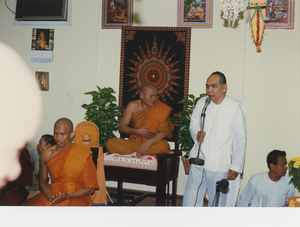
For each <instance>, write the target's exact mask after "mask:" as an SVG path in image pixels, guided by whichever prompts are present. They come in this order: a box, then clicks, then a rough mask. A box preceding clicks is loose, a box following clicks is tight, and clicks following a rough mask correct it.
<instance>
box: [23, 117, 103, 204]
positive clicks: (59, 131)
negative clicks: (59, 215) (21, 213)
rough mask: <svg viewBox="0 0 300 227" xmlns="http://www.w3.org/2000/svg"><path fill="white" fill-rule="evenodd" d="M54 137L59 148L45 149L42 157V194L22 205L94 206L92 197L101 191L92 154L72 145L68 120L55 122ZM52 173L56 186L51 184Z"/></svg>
mask: <svg viewBox="0 0 300 227" xmlns="http://www.w3.org/2000/svg"><path fill="white" fill-rule="evenodd" d="M53 136H54V140H55V143H56V145H54V146H52V147H50V148H48V149H46V150H44V151H43V152H42V153H41V156H40V171H39V187H40V190H41V193H39V194H37V195H36V196H34V197H32V198H30V199H28V200H27V201H26V202H24V203H23V204H22V205H26V206H53V205H57V206H91V205H92V196H91V195H92V194H93V193H94V191H95V189H97V188H98V183H97V178H96V168H95V165H94V163H93V161H92V159H91V152H90V151H89V150H86V149H85V148H83V147H81V146H79V145H77V144H75V143H72V142H71V141H72V137H73V136H74V132H73V123H72V122H71V121H70V120H69V119H67V118H61V119H59V120H57V121H56V122H55V124H54V135H53ZM48 170H49V172H50V176H51V181H52V184H47V176H48Z"/></svg>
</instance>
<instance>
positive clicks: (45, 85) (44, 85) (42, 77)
mask: <svg viewBox="0 0 300 227" xmlns="http://www.w3.org/2000/svg"><path fill="white" fill-rule="evenodd" d="M35 77H36V79H37V81H38V84H39V87H40V89H41V91H49V73H48V72H35Z"/></svg>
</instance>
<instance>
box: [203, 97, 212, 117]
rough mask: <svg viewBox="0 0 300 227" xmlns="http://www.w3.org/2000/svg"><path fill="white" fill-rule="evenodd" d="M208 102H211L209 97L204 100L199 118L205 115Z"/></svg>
mask: <svg viewBox="0 0 300 227" xmlns="http://www.w3.org/2000/svg"><path fill="white" fill-rule="evenodd" d="M210 102H211V98H210V97H207V98H206V99H205V105H204V107H203V109H202V112H201V117H202V116H204V115H205V112H206V109H207V106H208V105H209V104H210Z"/></svg>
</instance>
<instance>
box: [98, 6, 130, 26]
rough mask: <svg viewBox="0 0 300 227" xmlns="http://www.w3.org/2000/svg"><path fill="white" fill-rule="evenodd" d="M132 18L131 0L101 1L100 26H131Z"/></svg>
mask: <svg viewBox="0 0 300 227" xmlns="http://www.w3.org/2000/svg"><path fill="white" fill-rule="evenodd" d="M132 20H133V0H103V1H102V28H122V26H126V25H127V26H131V25H132Z"/></svg>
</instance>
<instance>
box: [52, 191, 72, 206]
mask: <svg viewBox="0 0 300 227" xmlns="http://www.w3.org/2000/svg"><path fill="white" fill-rule="evenodd" d="M67 199H68V193H66V192H63V193H61V192H59V193H57V194H56V195H54V196H53V197H52V199H50V206H54V205H56V204H58V203H61V202H63V201H65V200H67Z"/></svg>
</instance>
